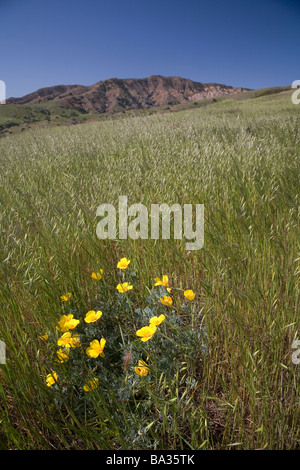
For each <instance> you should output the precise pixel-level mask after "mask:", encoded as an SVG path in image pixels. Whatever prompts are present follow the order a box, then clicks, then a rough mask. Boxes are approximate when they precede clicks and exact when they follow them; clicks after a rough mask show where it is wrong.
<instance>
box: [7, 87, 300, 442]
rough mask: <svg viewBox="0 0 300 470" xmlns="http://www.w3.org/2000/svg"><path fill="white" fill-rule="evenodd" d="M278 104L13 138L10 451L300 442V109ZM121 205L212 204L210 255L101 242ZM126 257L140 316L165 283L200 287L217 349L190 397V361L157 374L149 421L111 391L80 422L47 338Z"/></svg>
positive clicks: (201, 362) (193, 370)
mask: <svg viewBox="0 0 300 470" xmlns="http://www.w3.org/2000/svg"><path fill="white" fill-rule="evenodd" d="M274 96H275V95H272V96H263V97H261V98H256V99H253V100H247V101H233V100H224V101H221V102H217V103H214V104H211V105H207V106H205V107H201V108H197V107H195V109H189V110H186V111H178V112H176V113H164V114H161V113H157V114H154V115H145V116H144V115H142V114H136V115H133V116H126V115H125V116H124V117H123V118H122V119H113V120H112V119H105V120H103V122H95V123H89V124H84V125H77V126H73V127H58V128H49V129H37V130H32V131H28V132H24V133H22V134H18V135H14V136H7V137H5V138H3V139H1V141H0V158H1V175H0V180H1V194H0V203H1V216H0V217H1V218H0V229H1V235H2V236H1V248H0V250H1V251H0V253H1V266H0V268H1V269H0V280H1V290H0V305H1V331H0V338H1V339H2V340H4V341H5V343H6V345H7V364H6V365H3V366H1V371H0V377H1V385H0V393H1V403H0V413H1V414H0V421H1V431H0V446H1V448H3V449H5V448H9V449H32V448H39V449H53V448H54V449H74V448H76V449H79V448H83V449H93V448H102V449H103V448H107V449H109V448H113V449H117V448H122V449H139V448H146V447H147V448H158V449H162V448H164V449H180V448H193V449H199V448H203V449H231V448H232V447H234V448H236V449H296V448H299V447H300V435H299V419H300V411H299V410H300V407H299V400H300V382H299V371H300V369H299V365H298V366H297V365H294V364H293V363H292V359H291V356H292V350H291V344H292V342H293V340H294V339H295V338H299V327H300V323H299V226H298V224H299V155H300V136H299V121H300V119H299V111H300V107H297V106H295V105H293V104H292V103H291V99H290V93H289V94H278V95H276V99H275V98H274ZM16 119H18V117H17V118H16ZM119 195H127V196H128V198H129V201H128V202H129V204H132V203H135V202H142V203H143V204H145V205H146V206H147V207H148V208H150V204H153V203H163V202H166V203H169V204H172V203H179V204H185V203H192V204H197V203H203V204H205V243H204V248H203V249H202V250H199V251H195V252H191V253H188V252H186V250H185V245H184V243H183V242H181V241H178V240H177V241H174V240H171V241H168V240H159V241H153V240H144V241H133V240H127V241H111V242H109V241H100V240H98V239H97V237H96V225H97V219H96V216H95V213H96V208H97V206H98V205H99V204H101V203H103V202H110V203H112V204H115V205H116V206H117V202H118V197H119ZM122 256H126V257H128V258H130V259H131V266H132V267H134V268H135V269H137V270H138V273H139V276H138V278H137V281H136V283H135V286H134V291H135V292H136V297H135V305H134V306H135V307H145V300H144V299H145V295H146V294H147V290H146V286H149V287H152V286H153V279H154V277H161V276H162V274H168V275H169V278H170V280H171V285H172V286H173V287H178V288H182V289H183V288H191V289H193V290H194V291H196V292H197V294H198V303H197V308H198V309H199V311H201V315H203V317H202V316H201V322H203V324H204V325H205V328H206V330H207V334H208V353H207V354H206V355H203V356H202V357H201V359H199V357H198V355H197V354H195V355H194V358H193V357H191V358H190V363H189V364H188V365H187V367H188V370H189V372H188V378H189V379H190V380H192V379H193V380H195V381H196V383H197V386H196V387H194V388H193V389H190V388H188V387H187V385H185V382H184V380H183V377H186V375H185V374H184V373H183V372H182V370H184V369H185V367H186V366H184V365H183V364H182V362H183V359H182V357H178V364H177V372H176V374H175V375H174V377H173V379H172V380H170V381H169V382H168V383H165V384H164V381H165V380H167V379H166V378H165V377H164V376H162V377H160V376H159V370H158V369H159V368H157V370H156V371H155V374H156V375H155V380H154V382H153V388H151V386H150V387H149V388H148V389H147V390H146V392H147V393H148V401H149V403H148V405H147V406H148V407H146V408H145V410H146V412H145V414H144V415H142V417H141V415H140V411H139V409H140V408H139V405H138V404H137V403H136V402H135V404H134V405H132V402H130V403H128V404H127V403H126V401H125V402H124V401H122V400H118V399H117V396H116V394H115V392H116V391H115V390H114V389H112V390H111V393H109V394H108V393H107V392H105V391H104V390H101V389H99V390H98V391H97V395H95V396H96V397H97V399H95V400H94V401H93V406H92V405H91V404H89V403H90V402H86V403H87V404H86V405H84V406H86V407H87V408H86V409H87V410H89V412H86V413H79V412H78V410H77V408H75V407H74V406H73V401H72V400H69V399H67V398H65V399H62V402H59V400H58V398H57V396H56V394H55V392H54V391H53V390H52V387H51V388H49V389H48V388H47V387H46V386H45V375H46V374H47V373H48V372H49V363H48V362H47V349H46V347H45V345H44V344H43V342H41V340H40V339H39V335H41V334H44V332H45V331H47V330H51V331H53V329H54V325H55V324H56V322H57V321H58V319H59V318H60V315H61V312H62V307H61V301H60V295H61V294H64V293H65V292H72V294H73V299H74V302H75V303H74V305H75V307H76V309H77V311H80V312H86V311H87V310H88V309H90V308H91V307H93V305H95V298H96V296H97V294H98V290H97V289H98V287H97V286H98V284H97V283H96V284H95V283H94V282H92V281H91V278H90V272H91V271H95V270H96V269H98V268H103V269H104V273H105V279H106V280H107V283H108V285H109V286H111V290H112V291H113V290H115V285H116V282H117V281H118V276H117V273H116V263H117V261H118V260H119V258H120V257H122ZM174 303H175V305H176V306H177V305H179V299H178V298H177V297H176V295H175V298H174ZM104 313H105V312H104ZM103 317H104V314H103ZM130 321H131V322H133V324H134V321H135V319H134V315H132V314H131V316H130ZM107 341H108V343H109V338H107ZM149 343H150V342H149ZM195 353H196V351H195ZM117 374H119V376H118V378H119V379H120V380H125V379H126V374H125V373H124V371H123V370H121V369H120V372H119V373H117ZM167 386H168V387H169V390H170V392H169V396H166V395H165V392H164V390H165V389H166V388H165V387H167ZM146 392H145V393H146ZM83 400H87V399H85V398H84V399H83ZM89 406H92V408H88V407H89ZM145 406H146V405H145ZM91 409H92V410H93V411H92V412H90V410H91ZM140 427H141V428H142V432H143V433H144V435H147V439H145V440H144V437H140V435H139V433H138V432H139V431H140V430H141V429H140Z"/></svg>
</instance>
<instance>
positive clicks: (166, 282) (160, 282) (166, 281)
mask: <svg viewBox="0 0 300 470" xmlns="http://www.w3.org/2000/svg"><path fill="white" fill-rule="evenodd" d="M154 280H155V284H154V285H155V286H164V287H169V278H168V276H166V275H165V274H164V275H163V278H162V280H160V279H159V277H156V278H155V279H154Z"/></svg>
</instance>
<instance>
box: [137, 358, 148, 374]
mask: <svg viewBox="0 0 300 470" xmlns="http://www.w3.org/2000/svg"><path fill="white" fill-rule="evenodd" d="M134 371H135V373H136V374H137V375H140V376H141V377H146V376H147V375H148V374H149V367H148V365H147V364H146V362H144V361H139V367H135V368H134Z"/></svg>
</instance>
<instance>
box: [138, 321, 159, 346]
mask: <svg viewBox="0 0 300 470" xmlns="http://www.w3.org/2000/svg"><path fill="white" fill-rule="evenodd" d="M156 330H157V328H156V326H155V325H150V326H143V328H141V329H140V330H138V331H137V332H136V335H137V336H141V340H142V341H143V342H144V343H145V342H146V341H149V339H151V338H152V336H153V335H154V333H155V332H156Z"/></svg>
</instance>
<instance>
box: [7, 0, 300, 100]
mask: <svg viewBox="0 0 300 470" xmlns="http://www.w3.org/2000/svg"><path fill="white" fill-rule="evenodd" d="M0 21H1V26H0V40H1V45H2V48H1V51H2V52H1V55H2V58H1V59H2V60H1V62H0V80H4V81H5V82H6V86H7V97H10V96H23V95H24V94H26V93H30V92H32V91H34V90H36V89H38V88H42V87H45V86H52V85H58V84H82V85H91V84H93V83H95V82H97V81H99V80H105V79H107V78H110V77H119V78H128V77H130V78H141V77H147V76H149V75H154V74H160V75H165V76H170V75H179V76H182V77H185V78H190V79H192V80H195V81H201V82H217V83H225V84H227V85H233V86H244V87H249V88H261V87H267V86H275V85H290V84H291V83H292V82H293V81H294V80H300V66H299V64H300V60H299V32H300V0H295V1H292V0H252V1H243V0H214V1H209V0H205V1H203V0H159V1H158V0H84V1H81V0H51V1H50V0H0ZM297 46H298V48H297Z"/></svg>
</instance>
